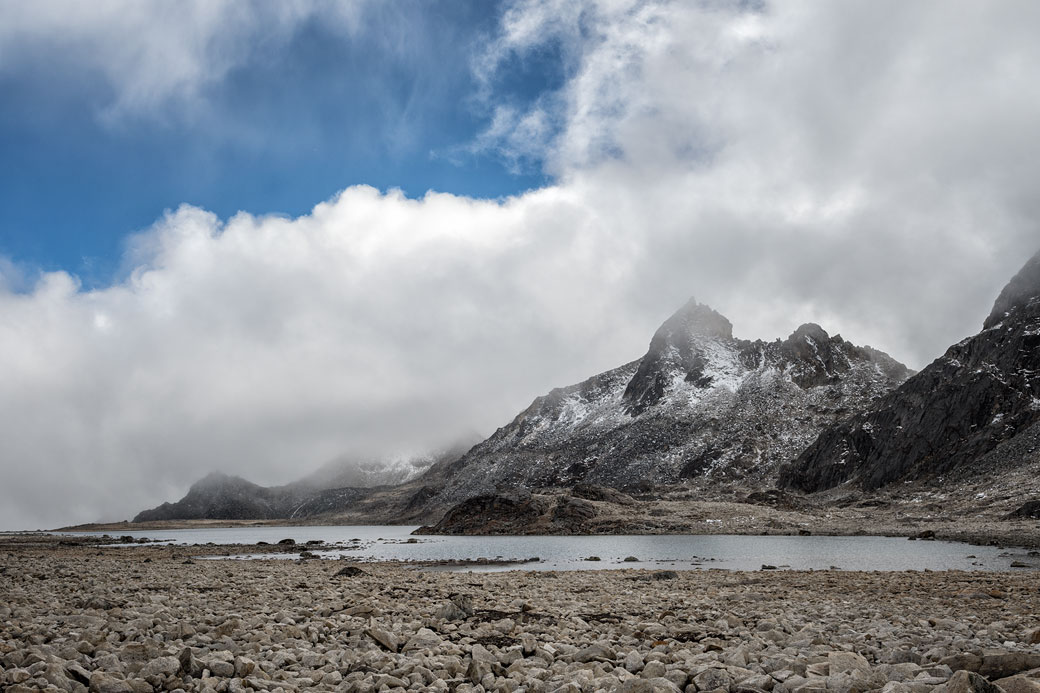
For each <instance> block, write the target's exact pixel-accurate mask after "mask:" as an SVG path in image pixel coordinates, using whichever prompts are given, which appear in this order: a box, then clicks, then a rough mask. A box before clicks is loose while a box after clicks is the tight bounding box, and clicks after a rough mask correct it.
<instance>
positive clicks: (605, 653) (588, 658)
mask: <svg viewBox="0 0 1040 693" xmlns="http://www.w3.org/2000/svg"><path fill="white" fill-rule="evenodd" d="M615 656H616V655H615V654H614V650H612V649H611V648H609V647H607V646H606V645H603V644H600V643H593V644H592V645H589V646H588V647H586V648H585V649H583V650H579V651H578V652H576V653H575V655H574V661H575V662H582V663H585V662H613V661H614V658H615Z"/></svg>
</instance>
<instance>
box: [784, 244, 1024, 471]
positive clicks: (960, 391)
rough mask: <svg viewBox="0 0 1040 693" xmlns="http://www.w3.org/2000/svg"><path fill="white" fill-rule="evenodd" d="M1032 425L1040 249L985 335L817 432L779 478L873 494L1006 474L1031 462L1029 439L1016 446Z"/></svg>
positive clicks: (951, 350)
mask: <svg viewBox="0 0 1040 693" xmlns="http://www.w3.org/2000/svg"><path fill="white" fill-rule="evenodd" d="M1038 424H1040V253H1037V254H1036V255H1034V256H1033V258H1032V259H1031V260H1029V262H1027V263H1026V265H1025V266H1024V267H1023V268H1022V270H1021V271H1020V272H1019V273H1018V274H1017V275H1015V277H1014V278H1013V279H1012V280H1011V282H1010V283H1009V284H1008V285H1007V287H1005V289H1004V290H1003V291H1002V292H1001V294H1000V296H999V297H998V298H997V300H996V303H995V304H994V306H993V311H992V312H991V313H990V315H989V317H988V318H987V319H986V321H985V323H984V324H983V329H982V332H980V333H979V334H977V335H975V336H974V337H969V338H967V339H965V340H963V341H961V342H960V343H958V344H954V345H953V346H951V347H950V348H949V349H948V350H947V352H946V354H945V355H943V356H942V357H941V358H939V359H937V360H936V361H934V362H933V363H932V364H930V365H929V366H928V367H927V368H925V369H924V370H922V371H921V372H920V373H919V374H917V375H916V376H914V377H913V378H911V379H910V380H908V381H907V382H906V383H904V384H903V385H902V386H901V387H900V388H899V389H897V390H895V391H894V392H892V393H890V394H889V395H887V396H886V397H884V398H883V399H882V400H881V401H879V402H878V403H877V404H876V405H875V406H873V407H871V408H870V409H869V410H868V411H866V412H864V413H862V414H860V415H858V416H855V417H852V418H850V419H849V420H847V421H844V422H842V423H840V424H839V425H836V426H833V427H830V428H828V429H826V430H825V431H823V432H822V433H821V435H820V437H819V439H818V440H816V441H815V442H814V443H813V445H812V446H810V447H809V448H808V449H807V450H805V452H804V453H802V455H801V456H800V457H799V458H798V460H797V461H796V462H795V463H794V464H792V465H791V467H790V468H789V469H787V470H785V471H784V473H783V474H782V477H781V480H780V481H781V483H782V484H783V485H786V486H792V487H795V488H798V489H801V490H804V491H819V490H823V489H828V488H832V487H834V486H837V485H839V484H842V483H852V484H855V485H858V486H861V487H863V488H865V489H867V490H872V489H876V488H879V487H881V486H884V485H886V484H889V483H892V482H896V481H903V480H911V479H922V478H934V477H938V476H939V475H958V476H962V475H970V474H993V473H1003V472H1005V471H1006V470H1007V469H1009V468H1011V467H1014V466H1015V465H1017V464H1021V463H1029V462H1032V461H1035V458H1036V456H1035V454H1034V452H1035V445H1033V444H1032V443H1030V444H1029V445H1027V446H1024V448H1023V449H1019V448H1022V447H1023V446H1019V445H1014V444H1012V443H1013V442H1014V441H1016V439H1017V438H1018V437H1019V436H1021V435H1025V432H1027V431H1030V430H1034V427H1035V426H1036V425H1038ZM1034 432H1035V431H1034Z"/></svg>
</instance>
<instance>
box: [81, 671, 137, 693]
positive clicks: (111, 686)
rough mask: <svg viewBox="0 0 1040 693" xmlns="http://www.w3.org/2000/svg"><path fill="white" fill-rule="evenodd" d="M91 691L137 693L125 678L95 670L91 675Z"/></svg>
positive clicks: (100, 692) (98, 692)
mask: <svg viewBox="0 0 1040 693" xmlns="http://www.w3.org/2000/svg"><path fill="white" fill-rule="evenodd" d="M90 693H135V692H134V688H133V686H131V685H130V684H129V683H127V681H125V680H124V679H120V678H116V677H115V676H113V675H111V674H108V673H105V672H103V671H95V672H92V673H91V675H90Z"/></svg>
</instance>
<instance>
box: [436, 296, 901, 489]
mask: <svg viewBox="0 0 1040 693" xmlns="http://www.w3.org/2000/svg"><path fill="white" fill-rule="evenodd" d="M909 374H910V372H909V371H908V370H907V369H906V367H905V366H903V365H902V364H900V363H898V362H897V361H895V360H894V359H892V358H891V357H889V356H888V355H886V354H884V353H882V352H880V351H876V350H874V349H870V348H869V347H857V346H855V345H853V344H850V343H848V342H846V341H845V340H843V339H842V338H841V337H840V336H837V335H835V336H833V337H832V336H830V335H829V334H828V333H827V332H826V331H825V330H824V329H823V328H821V327H820V326H819V325H814V324H808V325H802V326H801V327H799V328H798V329H797V330H795V332H794V333H793V334H791V335H790V336H789V337H788V338H787V339H786V340H779V339H778V340H775V341H773V342H764V341H761V340H758V341H747V340H741V339H736V338H734V337H733V327H732V324H731V323H730V321H729V320H727V319H726V318H725V317H724V316H722V315H721V314H720V313H718V312H716V311H715V310H713V309H712V308H710V307H709V306H706V305H703V304H701V303H698V302H697V301H694V300H691V301H690V302H689V303H687V304H686V305H685V306H683V307H682V308H681V309H680V310H679V311H677V312H676V313H675V314H674V315H672V316H671V317H670V318H668V319H667V320H666V321H665V322H664V324H662V325H661V327H660V328H659V329H658V330H657V332H656V333H655V334H654V336H653V338H652V339H651V341H650V346H649V349H648V350H647V353H646V354H645V355H644V356H643V357H642V358H641V359H639V360H637V361H633V362H631V363H628V364H625V365H623V366H620V367H618V368H615V369H613V370H610V371H607V372H605V373H601V374H600V375H597V376H594V377H592V378H589V379H588V380H586V381H584V382H582V383H579V384H577V385H571V386H569V387H564V388H558V389H555V390H553V391H551V392H549V393H548V394H547V395H544V396H542V397H539V398H538V399H536V400H535V401H534V402H533V403H532V404H531V405H530V406H529V407H528V408H527V409H525V410H524V411H522V412H521V413H520V414H519V415H518V416H517V417H516V418H515V419H514V420H513V421H512V422H511V423H510V424H509V425H507V426H504V427H503V428H500V429H499V430H498V431H496V432H495V433H494V434H493V435H492V436H491V437H490V438H489V439H487V440H486V441H484V442H483V443H480V444H479V445H477V446H476V447H474V448H473V449H472V450H470V451H469V452H468V453H467V454H466V455H465V456H463V457H462V458H461V459H460V460H458V461H456V462H454V463H453V464H451V465H450V467H446V468H441V469H438V470H436V472H437V476H438V478H440V479H442V480H443V485H442V486H441V487H440V491H439V495H438V496H437V497H436V498H434V499H431V500H432V501H433V502H434V503H435V504H437V505H449V504H453V503H455V502H457V501H459V500H462V499H465V498H469V497H472V496H476V495H480V494H486V493H490V492H493V491H495V490H496V489H497V488H500V487H503V488H507V487H526V488H568V487H572V486H574V485H576V484H581V483H591V484H597V485H601V486H610V487H615V488H627V487H633V486H639V485H645V484H647V483H649V484H669V483H675V482H678V481H680V480H683V479H688V478H702V477H703V478H708V479H716V480H726V479H738V478H740V479H743V480H745V481H748V482H756V481H759V482H762V483H765V484H769V483H772V482H773V481H775V478H776V473H777V470H778V469H779V466H780V464H781V463H782V462H785V461H787V460H790V459H793V458H794V457H795V456H797V455H798V453H799V452H801V451H802V449H804V448H805V446H806V445H808V444H809V443H810V442H812V440H814V439H815V437H816V436H817V435H818V434H819V432H820V431H821V430H823V429H824V428H825V427H827V426H829V425H831V424H833V423H834V422H835V421H836V420H838V419H839V418H842V417H844V416H846V415H848V414H850V413H854V412H857V411H862V410H864V409H866V408H867V406H868V405H870V404H871V403H872V402H873V400H874V399H875V398H878V397H881V396H882V395H884V394H886V393H887V392H889V391H890V390H891V389H892V388H893V387H895V386H896V385H898V384H899V383H901V382H902V381H903V380H905V379H906V377H907V376H908V375H909Z"/></svg>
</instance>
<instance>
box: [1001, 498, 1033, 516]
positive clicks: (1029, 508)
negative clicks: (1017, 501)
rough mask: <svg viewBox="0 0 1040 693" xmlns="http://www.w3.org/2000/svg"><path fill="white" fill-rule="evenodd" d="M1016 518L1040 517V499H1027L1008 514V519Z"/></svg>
mask: <svg viewBox="0 0 1040 693" xmlns="http://www.w3.org/2000/svg"><path fill="white" fill-rule="evenodd" d="M1016 518H1029V519H1040V500H1031V501H1026V502H1025V503H1023V504H1022V505H1021V507H1019V508H1018V509H1016V510H1015V511H1014V512H1012V513H1010V514H1009V515H1008V519H1016Z"/></svg>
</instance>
